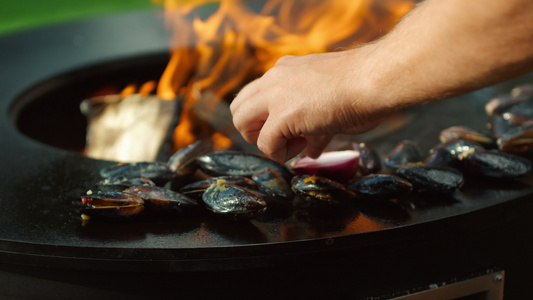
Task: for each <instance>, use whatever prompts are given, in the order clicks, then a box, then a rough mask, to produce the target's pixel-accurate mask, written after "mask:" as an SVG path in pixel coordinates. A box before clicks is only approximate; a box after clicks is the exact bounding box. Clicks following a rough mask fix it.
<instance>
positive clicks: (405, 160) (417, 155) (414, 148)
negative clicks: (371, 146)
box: [383, 140, 424, 170]
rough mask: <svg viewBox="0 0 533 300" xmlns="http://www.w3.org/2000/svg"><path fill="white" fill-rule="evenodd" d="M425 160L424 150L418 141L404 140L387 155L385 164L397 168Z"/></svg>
mask: <svg viewBox="0 0 533 300" xmlns="http://www.w3.org/2000/svg"><path fill="white" fill-rule="evenodd" d="M423 160H424V158H423V156H422V151H421V150H420V146H419V145H418V143H416V142H414V141H411V140H403V141H401V142H400V143H398V145H397V146H396V147H394V149H393V150H392V151H391V152H390V153H389V154H388V155H387V157H385V159H384V160H383V164H384V165H385V166H386V167H387V168H390V169H393V170H396V169H398V168H400V167H402V166H404V165H407V164H409V163H416V162H421V161H423Z"/></svg>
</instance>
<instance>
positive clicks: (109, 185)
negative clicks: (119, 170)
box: [96, 176, 155, 192]
mask: <svg viewBox="0 0 533 300" xmlns="http://www.w3.org/2000/svg"><path fill="white" fill-rule="evenodd" d="M96 185H97V187H98V191H99V192H122V191H123V190H125V189H127V188H129V187H132V186H143V185H149V186H155V183H154V182H153V181H151V180H150V179H148V178H146V177H144V176H139V177H133V178H131V177H130V178H128V177H124V176H118V177H109V178H104V179H103V180H101V181H99V182H97V183H96Z"/></svg>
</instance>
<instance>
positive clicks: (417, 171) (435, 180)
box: [396, 163, 464, 193]
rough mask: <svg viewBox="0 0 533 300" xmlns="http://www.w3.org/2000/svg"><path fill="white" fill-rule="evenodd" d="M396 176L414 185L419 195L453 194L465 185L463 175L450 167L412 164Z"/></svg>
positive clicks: (403, 168) (414, 189)
mask: <svg viewBox="0 0 533 300" xmlns="http://www.w3.org/2000/svg"><path fill="white" fill-rule="evenodd" d="M396 174H397V175H398V176H400V177H403V178H404V179H406V180H407V181H409V182H410V183H411V184H412V185H413V191H414V192H417V193H452V192H454V191H455V190H456V189H458V188H460V187H461V186H463V184H464V178H463V173H462V172H461V171H459V170H457V169H455V168H450V167H433V166H427V165H424V164H423V163H412V164H408V165H405V166H403V167H401V168H400V169H398V170H396Z"/></svg>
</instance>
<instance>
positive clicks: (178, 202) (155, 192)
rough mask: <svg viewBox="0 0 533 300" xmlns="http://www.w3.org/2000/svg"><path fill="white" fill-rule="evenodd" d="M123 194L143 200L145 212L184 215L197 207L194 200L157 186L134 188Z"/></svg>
mask: <svg viewBox="0 0 533 300" xmlns="http://www.w3.org/2000/svg"><path fill="white" fill-rule="evenodd" d="M124 193H128V194H132V195H135V196H137V197H139V198H141V199H143V200H144V205H145V208H146V209H147V210H148V209H149V210H154V211H167V212H171V211H174V212H176V211H177V212H180V213H185V212H187V210H191V209H193V208H195V207H197V206H198V202H197V201H196V200H193V199H191V198H189V197H186V196H184V195H182V194H179V193H176V192H173V191H171V190H167V189H164V188H161V187H157V186H134V187H130V188H128V189H126V190H124Z"/></svg>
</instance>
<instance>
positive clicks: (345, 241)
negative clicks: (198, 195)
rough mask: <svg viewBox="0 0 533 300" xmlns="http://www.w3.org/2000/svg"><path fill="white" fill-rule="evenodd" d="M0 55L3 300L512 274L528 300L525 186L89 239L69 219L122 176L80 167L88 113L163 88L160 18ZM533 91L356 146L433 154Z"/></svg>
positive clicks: (477, 187)
mask: <svg viewBox="0 0 533 300" xmlns="http://www.w3.org/2000/svg"><path fill="white" fill-rule="evenodd" d="M111 29H112V30H111ZM0 44H1V45H2V47H1V48H0V60H1V63H0V65H2V68H1V69H0V114H2V115H3V116H4V117H3V118H0V136H1V137H2V146H1V148H0V149H1V150H0V154H1V155H0V166H1V168H0V204H1V205H0V216H1V217H0V277H1V278H2V281H3V282H4V284H5V287H4V288H2V291H1V292H0V294H2V293H3V294H4V295H17V296H20V297H40V296H42V295H43V293H52V292H53V293H54V295H62V296H65V297H68V296H76V297H78V298H82V299H83V298H87V299H89V298H91V299H92V298H94V297H95V296H98V297H119V298H120V297H126V296H128V297H129V298H133V299H145V298H153V297H154V296H159V297H161V298H163V297H177V296H184V297H197V298H199V297H203V296H208V295H212V294H215V295H217V294H224V295H228V296H236V297H242V296H255V295H257V296H258V297H260V298H261V297H279V298H285V297H294V296H298V297H302V296H308V297H313V298H316V297H318V296H324V297H325V296H328V297H331V296H333V297H335V296H350V297H355V298H371V297H373V299H380V298H382V299H385V298H390V297H400V296H405V295H408V294H413V293H415V292H423V291H426V290H431V289H433V290H435V291H436V290H442V288H445V287H452V286H453V284H455V283H464V282H469V280H473V279H475V278H479V277H480V276H483V275H487V274H489V275H490V276H493V274H496V275H497V276H500V277H498V278H500V279H501V278H502V277H501V275H502V274H503V272H505V277H506V278H505V295H506V297H508V298H509V299H513V298H515V297H516V298H523V297H524V296H525V295H528V294H529V291H528V287H527V280H528V272H529V270H530V269H531V267H533V265H532V263H531V260H530V259H529V255H530V253H531V250H532V249H531V246H529V244H530V243H528V241H529V239H530V237H531V234H532V233H533V230H532V229H533V228H532V226H531V225H530V223H529V222H528V220H529V211H531V208H533V204H532V202H531V197H532V196H531V193H532V192H533V189H532V186H531V182H530V181H531V180H530V178H526V179H524V180H521V181H501V180H489V179H484V178H467V182H466V183H465V188H464V189H461V191H460V192H458V193H456V194H454V195H453V196H452V197H446V198H440V197H433V196H431V197H429V196H428V197H423V198H421V197H418V198H416V199H410V200H409V201H408V204H409V205H391V206H389V205H384V204H376V205H367V206H365V207H362V208H361V210H360V211H357V212H353V213H350V214H348V213H347V214H346V215H343V216H341V217H340V218H339V217H338V216H337V217H335V218H331V217H328V216H320V215H319V216H317V217H316V218H312V217H313V216H307V218H296V219H295V218H283V217H282V218H277V219H272V220H262V221H253V222H250V223H248V222H234V221H229V220H225V219H221V218H206V217H198V218H185V219H181V220H168V219H164V220H160V221H157V222H152V221H151V222H142V221H141V222H101V223H93V224H91V225H90V226H86V227H84V226H82V224H81V220H80V216H79V212H78V211H77V210H76V209H75V205H74V204H75V203H77V202H79V196H80V195H83V194H85V192H86V190H87V186H88V184H89V183H92V182H96V181H97V180H98V170H99V169H101V168H103V167H105V166H108V165H110V164H111V163H112V162H109V161H102V160H95V159H90V158H87V157H84V156H83V155H81V154H80V153H79V152H80V151H81V150H82V148H83V145H84V138H85V136H84V134H85V126H86V123H85V120H84V118H83V116H82V115H81V114H80V113H79V109H78V106H79V103H80V101H81V100H83V97H84V96H85V95H86V94H87V93H89V92H90V91H93V90H95V89H97V88H100V87H102V86H103V85H105V84H106V83H108V82H111V83H114V84H118V85H120V84H126V83H129V82H131V81H136V80H140V81H142V80H148V79H156V78H157V75H158V74H161V70H162V69H163V68H164V65H165V63H166V61H167V59H168V56H167V54H166V53H167V48H168V36H167V34H166V33H165V30H164V26H163V20H162V19H161V18H158V17H157V16H156V14H155V13H154V12H153V11H143V12H132V13H126V14H115V15H111V16H106V17H101V18H97V19H90V20H83V21H78V22H72V23H69V24H63V25H57V26H51V27H46V28H41V29H37V30H33V31H29V32H22V33H17V34H13V35H8V36H4V37H1V38H0ZM531 78H533V77H532V76H530V75H528V76H525V77H523V78H519V79H517V80H514V81H512V82H507V83H504V84H501V85H498V86H494V87H491V88H488V89H484V90H481V91H477V92H475V93H472V94H468V95H465V96H462V97H458V98H454V99H449V100H447V101H445V102H439V103H433V104H428V105H424V106H420V107H417V108H413V109H410V110H406V111H404V112H402V113H401V114H400V115H398V116H396V117H397V120H396V122H398V120H399V121H400V122H401V124H402V126H399V127H395V128H393V129H387V130H382V131H379V129H378V131H377V132H378V133H377V134H376V133H369V134H368V135H361V136H360V137H359V138H360V140H365V139H369V140H370V142H371V145H372V146H373V147H374V148H375V149H376V150H377V151H378V152H380V153H387V152H388V151H390V150H391V149H392V148H393V147H394V145H396V144H397V143H398V142H399V141H401V140H403V139H412V140H415V141H417V142H419V143H420V145H421V146H422V147H423V148H424V149H425V150H428V149H429V148H430V147H431V146H433V145H434V144H436V143H437V142H438V133H439V131H440V130H441V129H443V128H446V127H449V126H452V125H466V126H471V127H476V128H482V127H483V126H485V123H486V122H487V119H486V116H485V115H484V110H483V107H484V104H485V102H486V101H487V100H488V99H489V98H490V97H491V96H493V95H496V94H498V93H501V92H504V91H508V90H509V89H510V88H512V87H514V86H515V85H517V84H519V83H522V82H526V81H531ZM81 271H83V272H81ZM491 278H492V277H491ZM491 282H495V284H500V285H503V283H502V281H498V280H496V281H491ZM111 283H112V284H111ZM488 293H489V292H488V291H487V290H486V289H483V288H482V289H481V290H475V289H474V290H472V291H471V292H470V294H472V295H471V297H472V299H479V298H473V297H482V296H483V295H487V294H488ZM470 294H468V293H467V294H460V295H459V294H455V295H456V296H454V297H456V298H457V297H459V296H461V297H462V296H468V295H470ZM449 295H453V293H452V294H449ZM413 299H414V298H413ZM468 299H470V298H468ZM483 299H484V298H483Z"/></svg>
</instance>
